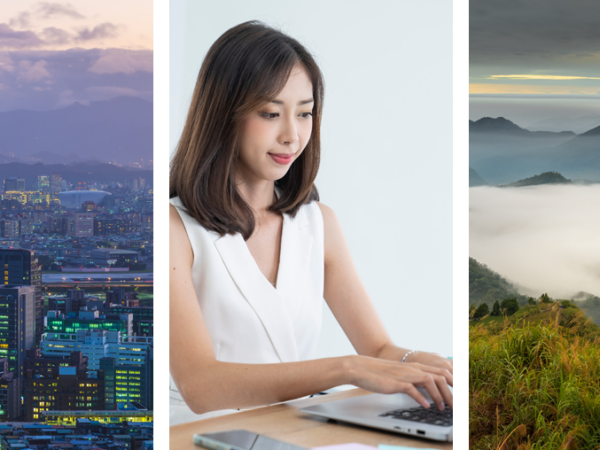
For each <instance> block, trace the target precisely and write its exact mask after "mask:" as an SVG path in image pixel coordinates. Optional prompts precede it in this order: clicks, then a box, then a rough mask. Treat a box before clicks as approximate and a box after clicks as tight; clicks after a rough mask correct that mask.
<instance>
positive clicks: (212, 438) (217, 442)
mask: <svg viewBox="0 0 600 450" xmlns="http://www.w3.org/2000/svg"><path fill="white" fill-rule="evenodd" d="M194 444H196V445H200V446H202V447H205V448H208V449H211V450H306V449H304V448H302V447H298V446H296V445H292V444H287V443H285V442H281V441H277V440H275V439H271V438H268V437H266V436H261V435H260V434H256V433H251V432H249V431H245V430H229V431H219V432H218V433H207V434H195V435H194Z"/></svg>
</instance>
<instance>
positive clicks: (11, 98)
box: [0, 49, 152, 111]
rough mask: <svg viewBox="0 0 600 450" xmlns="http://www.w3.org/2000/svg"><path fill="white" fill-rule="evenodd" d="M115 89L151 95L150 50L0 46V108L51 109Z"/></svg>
mask: <svg viewBox="0 0 600 450" xmlns="http://www.w3.org/2000/svg"><path fill="white" fill-rule="evenodd" d="M119 95H129V96H134V97H140V98H143V99H145V100H150V101H151V100H152V52H151V51H149V50H144V51H134V50H124V49H106V50H100V49H89V50H86V49H70V50H64V51H47V50H34V51H32V50H29V51H25V50H23V51H12V52H0V111H10V110H15V109H30V110H37V111H40V110H49V109H54V108H58V107H62V106H67V105H69V104H71V103H74V102H76V101H78V102H80V103H84V104H86V103H89V102H90V101H97V100H108V99H110V98H114V97H117V96H119Z"/></svg>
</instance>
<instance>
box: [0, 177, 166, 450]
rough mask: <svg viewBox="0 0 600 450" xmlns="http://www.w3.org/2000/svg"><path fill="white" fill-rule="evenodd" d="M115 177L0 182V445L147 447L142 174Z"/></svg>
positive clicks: (146, 226)
mask: <svg viewBox="0 0 600 450" xmlns="http://www.w3.org/2000/svg"><path fill="white" fill-rule="evenodd" d="M55 167H56V166H53V168H55ZM127 174H128V175H127V178H126V179H119V180H114V181H110V182H96V181H93V180H90V181H81V180H79V181H74V180H67V179H63V176H62V174H61V173H48V174H47V175H38V176H37V177H35V178H33V179H32V177H29V178H26V177H25V176H19V174H18V173H15V176H14V177H7V178H4V179H3V180H2V195H1V200H0V208H1V218H0V264H4V283H3V284H1V285H0V449H86V450H92V449H131V450H137V449H142V450H148V449H151V448H153V446H152V440H153V414H152V409H153V375H152V374H153V334H154V333H153V276H152V268H153V251H152V250H153V235H152V228H153V226H152V225H153V223H152V221H153V219H152V186H151V182H152V179H151V172H150V171H139V172H136V171H135V170H130V171H128V172H127ZM140 174H142V175H140ZM148 174H150V176H148ZM144 177H145V178H144Z"/></svg>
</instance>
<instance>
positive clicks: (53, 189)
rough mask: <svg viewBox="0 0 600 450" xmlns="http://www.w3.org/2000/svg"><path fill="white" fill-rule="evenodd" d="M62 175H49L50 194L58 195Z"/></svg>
mask: <svg viewBox="0 0 600 450" xmlns="http://www.w3.org/2000/svg"><path fill="white" fill-rule="evenodd" d="M62 181H63V179H62V175H59V174H57V173H53V174H52V175H50V193H51V194H58V193H59V192H60V191H61V190H62Z"/></svg>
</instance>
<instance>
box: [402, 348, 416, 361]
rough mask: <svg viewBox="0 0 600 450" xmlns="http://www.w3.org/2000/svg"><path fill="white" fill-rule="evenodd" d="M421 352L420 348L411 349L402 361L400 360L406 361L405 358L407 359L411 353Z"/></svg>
mask: <svg viewBox="0 0 600 450" xmlns="http://www.w3.org/2000/svg"><path fill="white" fill-rule="evenodd" d="M420 352H421V351H420V350H411V351H409V352H408V353H407V354H406V355H404V358H402V361H400V362H404V360H405V359H406V357H407V356H408V355H410V354H411V353H420Z"/></svg>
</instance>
